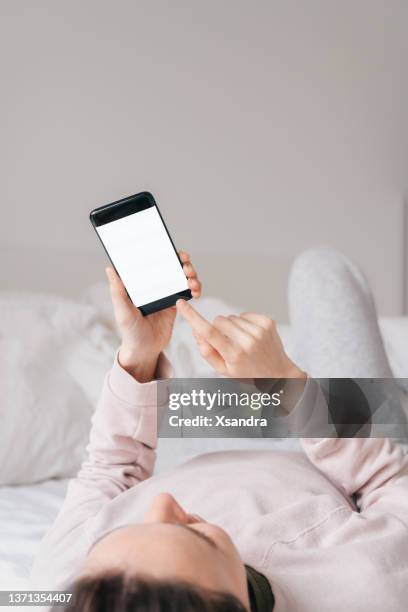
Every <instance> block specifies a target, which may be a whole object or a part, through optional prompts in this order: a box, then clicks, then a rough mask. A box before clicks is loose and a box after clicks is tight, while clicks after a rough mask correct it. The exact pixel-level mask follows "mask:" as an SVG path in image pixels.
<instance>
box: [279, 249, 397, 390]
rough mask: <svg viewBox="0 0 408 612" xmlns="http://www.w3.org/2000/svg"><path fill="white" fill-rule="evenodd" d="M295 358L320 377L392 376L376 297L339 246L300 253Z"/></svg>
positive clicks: (294, 299)
mask: <svg viewBox="0 0 408 612" xmlns="http://www.w3.org/2000/svg"><path fill="white" fill-rule="evenodd" d="M289 310H290V318H291V323H292V328H293V334H294V355H293V356H294V358H295V360H296V359H297V360H298V363H299V365H300V366H301V367H303V368H304V369H305V370H306V371H307V372H308V373H309V374H310V375H311V376H314V377H318V378H328V377H332V378H391V377H392V372H391V368H390V365H389V363H388V359H387V356H386V354H385V349H384V344H383V341H382V337H381V333H380V329H379V327H378V321H377V313H376V310H375V305H374V300H373V297H372V294H371V291H370V287H369V285H368V283H367V280H366V278H365V277H364V275H363V273H362V272H361V270H360V269H359V268H358V267H357V266H356V264H354V263H353V262H351V261H350V260H349V259H347V257H345V256H344V255H342V254H341V253H338V252H337V251H335V250H334V249H330V248H327V247H320V248H315V249H310V250H308V251H306V252H305V253H303V254H302V255H300V256H299V257H298V258H297V259H296V261H295V263H294V265H293V267H292V271H291V276H290V280H289Z"/></svg>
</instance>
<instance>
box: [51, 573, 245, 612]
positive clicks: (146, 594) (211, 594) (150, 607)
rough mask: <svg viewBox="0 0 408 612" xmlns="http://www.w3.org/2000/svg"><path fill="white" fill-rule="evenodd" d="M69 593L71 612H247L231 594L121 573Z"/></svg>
mask: <svg viewBox="0 0 408 612" xmlns="http://www.w3.org/2000/svg"><path fill="white" fill-rule="evenodd" d="M69 591H70V592H72V593H73V597H72V601H73V603H72V604H69V605H68V606H67V607H66V608H64V609H66V610H67V611H69V612H247V610H246V608H245V607H244V605H243V604H242V603H241V602H240V601H239V599H237V597H235V596H234V595H231V594H229V593H220V592H216V591H210V590H207V589H202V588H199V587H195V586H193V585H190V584H188V583H182V582H174V581H163V580H153V579H150V578H139V577H128V576H125V575H124V574H122V573H118V574H111V575H104V576H95V577H84V578H80V579H79V580H77V581H76V582H75V583H74V585H73V586H72V588H71V589H69ZM53 610H54V612H61V607H56V608H53Z"/></svg>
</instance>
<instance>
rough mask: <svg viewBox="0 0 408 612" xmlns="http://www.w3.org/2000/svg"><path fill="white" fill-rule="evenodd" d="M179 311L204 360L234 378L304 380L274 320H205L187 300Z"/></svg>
mask: <svg viewBox="0 0 408 612" xmlns="http://www.w3.org/2000/svg"><path fill="white" fill-rule="evenodd" d="M177 310H178V311H179V312H180V314H181V315H182V316H183V317H184V318H185V320H186V321H187V322H188V323H190V325H191V327H192V328H193V334H194V337H195V338H196V340H197V344H198V347H199V350H200V353H201V355H202V357H203V358H204V359H205V360H206V361H207V362H208V363H209V364H210V365H211V366H212V367H213V368H214V370H216V371H217V372H219V373H220V374H222V375H224V376H230V377H232V378H305V377H306V375H305V373H304V372H302V371H301V370H300V369H299V368H298V367H297V366H296V365H295V364H294V363H293V362H292V361H291V360H290V359H289V357H288V356H287V355H286V353H285V350H284V348H283V345H282V342H281V339H280V337H279V335H278V333H277V331H276V324H275V321H273V320H272V319H270V318H269V317H266V316H264V315H260V314H253V313H249V312H248V313H243V314H241V315H240V316H236V315H230V316H229V317H222V316H220V317H217V318H216V319H215V320H214V322H213V324H212V325H211V323H209V322H208V321H206V320H205V319H204V318H203V317H202V316H201V315H200V314H198V312H197V311H196V310H194V308H193V307H192V306H191V305H190V304H189V303H188V302H186V301H184V300H178V302H177Z"/></svg>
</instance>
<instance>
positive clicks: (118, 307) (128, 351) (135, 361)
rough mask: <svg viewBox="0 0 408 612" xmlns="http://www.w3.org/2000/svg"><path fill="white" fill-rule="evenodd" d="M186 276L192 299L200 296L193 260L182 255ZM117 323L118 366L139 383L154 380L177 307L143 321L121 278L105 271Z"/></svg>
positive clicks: (180, 252)
mask: <svg viewBox="0 0 408 612" xmlns="http://www.w3.org/2000/svg"><path fill="white" fill-rule="evenodd" d="M179 257H180V259H181V262H182V264H183V270H184V274H185V275H186V277H187V279H188V286H189V288H190V289H191V293H192V296H193V297H194V298H198V297H200V295H201V283H200V281H199V280H198V278H197V274H196V272H195V270H194V268H193V266H192V264H191V262H190V256H189V255H188V254H187V253H185V252H184V251H179ZM106 274H107V277H108V279H109V285H110V292H111V298H112V304H113V310H114V313H115V319H116V323H117V325H118V327H119V331H120V334H121V337H122V344H121V347H120V349H119V355H118V358H119V363H120V365H121V366H122V367H123V368H124V369H125V370H127V371H128V372H129V374H131V375H132V376H133V377H134V378H136V380H138V381H139V382H147V381H149V380H152V379H153V377H154V374H155V371H156V366H157V360H158V358H159V355H160V353H161V352H162V351H163V349H164V348H165V347H166V346H167V345H168V343H169V341H170V338H171V334H172V331H173V325H174V320H175V318H176V307H175V306H173V307H172V308H167V309H166V310H160V311H159V312H155V313H153V314H151V315H149V316H147V317H144V316H143V315H142V313H141V312H140V310H139V309H138V308H137V307H136V306H135V305H134V304H133V303H132V302H131V300H130V299H129V297H128V295H127V293H126V290H125V287H124V285H123V283H122V281H121V279H120V278H119V276H118V274H117V273H116V272H115V270H114V269H113V268H111V267H109V268H106Z"/></svg>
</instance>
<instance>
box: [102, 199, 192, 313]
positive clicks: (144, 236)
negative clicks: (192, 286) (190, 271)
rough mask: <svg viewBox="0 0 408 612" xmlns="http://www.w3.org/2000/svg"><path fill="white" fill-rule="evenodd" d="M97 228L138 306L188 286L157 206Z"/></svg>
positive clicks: (133, 300) (183, 289) (132, 298)
mask: <svg viewBox="0 0 408 612" xmlns="http://www.w3.org/2000/svg"><path fill="white" fill-rule="evenodd" d="M96 231H97V232H98V234H99V236H100V238H101V240H102V242H103V244H104V246H105V248H106V250H107V252H108V253H109V257H110V258H111V260H112V262H113V264H114V266H115V268H116V270H117V271H118V273H119V276H120V277H121V279H122V281H123V283H124V285H125V287H126V289H127V292H128V294H129V295H130V298H131V300H132V302H133V303H134V304H135V305H136V306H143V305H144V304H149V303H150V302H155V301H156V300H160V299H161V298H164V297H167V296H168V295H173V294H174V293H178V292H180V291H185V290H186V289H188V285H187V279H186V277H185V275H184V272H183V269H182V267H181V265H180V262H179V260H178V257H177V255H176V253H175V251H174V248H173V245H172V243H171V241H170V238H169V237H168V234H167V232H166V229H165V227H164V225H163V222H162V220H161V218H160V215H159V213H158V211H157V208H156V207H155V206H152V207H151V208H146V209H145V210H142V211H141V212H136V213H133V214H131V215H128V216H127V217H122V218H121V219H118V220H116V221H111V222H110V223H106V224H105V225H100V226H99V227H97V228H96Z"/></svg>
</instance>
